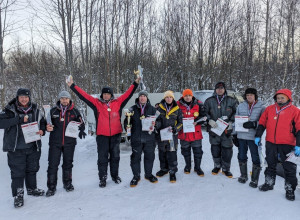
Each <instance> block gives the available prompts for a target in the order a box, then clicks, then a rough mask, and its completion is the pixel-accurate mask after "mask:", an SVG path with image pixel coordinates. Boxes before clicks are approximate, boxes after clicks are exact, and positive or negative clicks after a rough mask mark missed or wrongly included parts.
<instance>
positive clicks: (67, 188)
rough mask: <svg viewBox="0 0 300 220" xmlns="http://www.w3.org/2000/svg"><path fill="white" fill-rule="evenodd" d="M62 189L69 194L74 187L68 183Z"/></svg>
mask: <svg viewBox="0 0 300 220" xmlns="http://www.w3.org/2000/svg"><path fill="white" fill-rule="evenodd" d="M64 189H65V190H66V191H67V192H71V191H73V190H74V186H73V184H72V183H69V184H68V185H64Z"/></svg>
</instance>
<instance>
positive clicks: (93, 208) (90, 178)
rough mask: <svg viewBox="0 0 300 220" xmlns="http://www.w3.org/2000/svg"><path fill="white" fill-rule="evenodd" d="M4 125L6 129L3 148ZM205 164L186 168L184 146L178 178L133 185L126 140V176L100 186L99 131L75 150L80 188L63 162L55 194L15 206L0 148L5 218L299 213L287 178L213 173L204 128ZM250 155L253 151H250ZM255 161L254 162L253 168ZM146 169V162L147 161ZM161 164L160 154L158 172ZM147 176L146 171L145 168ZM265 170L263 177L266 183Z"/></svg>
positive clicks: (42, 180)
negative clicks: (65, 174) (269, 180)
mask: <svg viewBox="0 0 300 220" xmlns="http://www.w3.org/2000/svg"><path fill="white" fill-rule="evenodd" d="M2 137H3V130H0V139H1V140H0V147H1V149H2V145H3V142H2ZM48 138H49V135H48V134H47V135H46V136H45V137H43V139H42V141H43V147H42V156H41V160H40V166H41V168H40V171H39V172H38V186H39V187H40V188H42V189H44V190H46V188H47V187H46V180H47V172H46V171H47V154H48ZM203 150H204V155H203V160H202V166H201V167H202V169H203V170H204V172H205V176H204V177H199V176H197V175H196V173H194V172H192V173H191V174H189V175H187V174H184V173H183V168H184V160H183V156H182V155H181V153H180V150H178V154H177V155H178V162H179V165H178V168H179V171H178V173H177V182H176V183H170V182H169V178H168V176H164V177H162V178H159V182H158V183H156V184H152V183H150V182H148V181H146V180H145V179H144V178H142V180H141V181H140V182H139V184H138V186H137V187H135V188H131V187H130V186H129V182H130V180H131V178H132V173H131V169H130V154H131V150H130V149H128V147H126V146H125V145H121V161H120V177H121V178H122V183H121V184H119V185H117V184H115V183H114V182H112V181H111V179H110V178H108V182H107V187H106V188H99V186H98V184H99V180H98V170H97V148H96V141H95V138H94V137H91V136H88V137H87V138H86V139H85V140H79V139H78V144H77V147H76V151H75V156H74V168H73V184H74V187H75V191H73V192H66V191H65V190H64V189H63V187H62V181H61V167H60V168H59V174H58V177H59V179H58V186H57V193H56V194H55V196H53V197H50V198H47V197H45V196H44V197H31V196H27V195H26V194H25V197H24V199H25V204H24V207H22V208H18V209H16V208H14V207H13V198H12V197H11V189H10V181H11V180H10V171H9V168H8V166H7V158H6V157H7V156H6V153H1V154H0V167H1V168H0V176H1V184H0V195H1V196H0V219H1V220H2V219H3V220H4V219H10V220H13V219H18V220H19V219H21V218H22V219H23V220H26V219H30V220H34V219H43V220H44V219H51V220H53V219H55V220H59V219H64V220H67V219H72V220H74V219H172V220H174V219H271V218H272V219H285V218H290V219H298V218H299V212H298V211H299V202H300V193H299V189H297V191H296V193H295V194H296V200H295V201H294V202H290V201H287V200H286V199H285V191H284V180H283V179H282V178H281V177H277V180H276V181H277V182H276V185H275V188H274V190H273V191H269V192H260V191H259V190H258V189H253V188H251V187H249V186H248V183H249V181H248V183H247V184H240V183H238V182H237V179H236V178H234V179H229V178H227V177H225V176H224V175H222V174H219V175H217V176H213V175H211V173H210V171H211V169H212V168H213V162H212V158H211V153H210V145H209V142H208V134H207V133H206V132H204V141H203ZM248 157H249V158H250V155H248ZM250 166H251V164H250V162H248V168H249V170H250ZM142 170H143V164H142ZM158 170H159V160H158V155H157V152H156V159H155V164H154V168H153V174H155V173H156V172H157V171H158ZM231 171H232V172H233V175H234V177H238V176H239V168H238V161H237V148H235V147H234V155H233V158H232V169H231ZM142 176H143V173H142ZM263 181H264V178H263V172H262V173H261V176H260V181H259V183H260V184H261V183H263Z"/></svg>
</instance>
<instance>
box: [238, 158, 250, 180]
mask: <svg viewBox="0 0 300 220" xmlns="http://www.w3.org/2000/svg"><path fill="white" fill-rule="evenodd" d="M239 165H240V171H241V176H240V177H239V178H238V181H239V182H240V183H246V182H247V180H248V171H247V163H243V162H239Z"/></svg>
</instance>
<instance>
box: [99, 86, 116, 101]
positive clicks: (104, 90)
mask: <svg viewBox="0 0 300 220" xmlns="http://www.w3.org/2000/svg"><path fill="white" fill-rule="evenodd" d="M103 93H109V94H111V96H112V97H113V96H114V91H113V89H112V88H111V87H103V89H102V91H101V96H100V97H101V98H102V99H103Z"/></svg>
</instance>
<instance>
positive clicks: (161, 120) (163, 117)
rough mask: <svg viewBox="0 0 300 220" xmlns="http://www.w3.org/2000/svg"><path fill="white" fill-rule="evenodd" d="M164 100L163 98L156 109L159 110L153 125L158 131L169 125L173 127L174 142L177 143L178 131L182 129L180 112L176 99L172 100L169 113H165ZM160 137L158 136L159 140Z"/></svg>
mask: <svg viewBox="0 0 300 220" xmlns="http://www.w3.org/2000/svg"><path fill="white" fill-rule="evenodd" d="M165 103H166V101H165V100H164V99H163V100H162V101H161V102H160V104H159V108H158V111H159V112H160V115H159V116H158V118H157V120H156V124H155V127H156V129H157V130H158V131H159V132H160V130H162V129H164V128H167V127H169V126H171V127H172V128H173V129H175V133H174V135H173V140H174V143H175V144H177V143H178V132H179V131H180V130H181V129H182V112H181V110H180V108H179V106H178V105H177V103H176V101H175V100H173V103H172V104H173V106H172V109H171V110H170V112H169V113H167V110H166V107H165ZM160 141H161V139H160V138H159V142H160Z"/></svg>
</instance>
